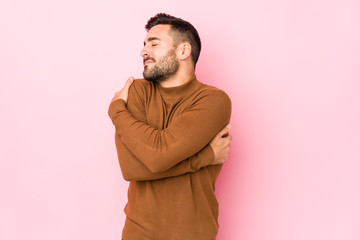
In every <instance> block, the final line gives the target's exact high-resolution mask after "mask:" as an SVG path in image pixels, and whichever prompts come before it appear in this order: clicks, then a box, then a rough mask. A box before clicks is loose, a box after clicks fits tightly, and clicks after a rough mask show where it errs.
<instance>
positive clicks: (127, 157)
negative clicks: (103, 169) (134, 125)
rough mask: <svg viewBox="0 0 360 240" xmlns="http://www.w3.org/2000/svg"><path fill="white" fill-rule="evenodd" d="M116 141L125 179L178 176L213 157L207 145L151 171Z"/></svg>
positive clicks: (142, 179)
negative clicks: (164, 167)
mask: <svg viewBox="0 0 360 240" xmlns="http://www.w3.org/2000/svg"><path fill="white" fill-rule="evenodd" d="M115 137H117V136H115ZM116 142H117V143H116V149H117V154H118V157H119V164H120V168H121V172H122V174H123V177H124V179H125V180H126V181H147V180H156V179H163V178H168V177H175V176H180V175H183V174H185V173H189V172H195V171H197V170H199V169H200V168H202V167H205V166H208V165H210V163H211V162H213V161H214V158H215V156H214V152H213V150H212V148H211V146H210V145H207V146H206V147H205V148H204V149H202V150H201V151H200V152H198V153H196V154H195V155H193V156H191V157H190V158H188V159H186V160H184V161H181V162H180V163H178V164H176V165H175V166H173V167H172V168H170V169H168V170H166V171H164V172H158V173H153V172H151V171H150V170H149V169H148V168H147V167H146V166H145V165H144V164H143V163H142V162H141V161H139V160H138V159H137V158H136V157H135V156H134V154H132V153H131V152H130V151H129V149H128V148H127V147H126V146H125V145H124V144H123V143H122V142H121V140H120V139H118V140H117V141H116Z"/></svg>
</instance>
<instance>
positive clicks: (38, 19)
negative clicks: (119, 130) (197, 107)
mask: <svg viewBox="0 0 360 240" xmlns="http://www.w3.org/2000/svg"><path fill="white" fill-rule="evenodd" d="M157 12H167V13H170V14H173V15H175V16H179V17H182V18H184V19H186V20H189V21H190V22H191V23H193V24H194V25H195V27H196V28H197V29H198V31H199V33H200V36H201V37H202V42H203V51H202V54H201V56H200V61H199V64H198V68H197V76H198V78H199V79H200V80H202V81H203V82H205V83H208V84H211V85H215V86H217V87H219V88H221V89H223V90H225V91H226V92H227V93H228V94H229V96H230V97H231V99H232V103H233V115H232V120H231V124H232V126H233V128H232V130H231V132H232V135H233V139H234V140H233V143H232V152H231V155H230V159H229V161H228V162H227V163H226V164H225V165H224V168H223V171H222V173H221V175H220V178H219V180H218V183H217V195H218V198H219V201H220V219H219V221H220V232H219V235H218V239H219V240H238V239H241V240H304V239H306V240H319V239H326V240H339V239H341V240H358V239H360V204H359V203H360V124H359V123H360V47H359V46H360V44H359V43H360V28H359V23H360V2H359V1H357V0H338V1H331V0H330V1H329V0H326V1H325V0H311V1H310V0H305V1H287V0H275V1H266V0H254V1H243V0H236V1H235V0H234V1H226V0H224V1H220V2H219V1H216V2H215V1H214V2H209V1H194V0H191V1H190V0H183V1H176V2H174V3H169V1H160V0H154V1H144V2H139V1H128V2H127V3H126V4H125V3H124V2H122V1H111V0H105V1H85V0H61V1H60V0H52V1H47V0H33V1H25V0H1V1H0V34H1V36H0V80H1V82H0V83H1V85H0V114H1V118H0V122H1V124H0V159H1V162H0V164H1V165H0V194H1V195H0V239H1V240H18V239H19V240H22V239H24V240H25V239H26V240H48V239H52V240H64V239H66V240H79V239H88V240H98V239H108V240H111V239H114V240H115V239H120V235H121V231H122V227H123V223H124V217H125V216H124V213H123V211H122V209H123V207H124V205H125V203H126V191H127V185H128V184H127V182H125V181H124V180H123V179H122V176H121V173H120V169H119V166H118V163H117V158H116V152H115V146H114V141H113V134H114V129H113V126H112V124H111V122H110V119H109V118H108V116H107V108H108V104H109V102H110V100H111V98H112V96H113V93H114V92H115V91H117V90H119V89H121V88H122V86H123V84H124V82H125V80H126V79H127V77H129V76H132V75H133V76H135V77H141V73H142V62H141V58H140V55H139V53H140V50H141V48H142V45H143V39H144V37H145V35H146V32H145V30H144V28H143V27H144V24H145V23H146V21H147V19H148V18H150V17H152V16H153V15H155V14H156V13H157ZM169 240H171V239H169Z"/></svg>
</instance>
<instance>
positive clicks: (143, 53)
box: [140, 46, 149, 58]
mask: <svg viewBox="0 0 360 240" xmlns="http://www.w3.org/2000/svg"><path fill="white" fill-rule="evenodd" d="M140 55H141V57H142V58H146V57H147V56H149V52H148V50H147V47H146V46H144V48H143V49H142V50H141V52H140Z"/></svg>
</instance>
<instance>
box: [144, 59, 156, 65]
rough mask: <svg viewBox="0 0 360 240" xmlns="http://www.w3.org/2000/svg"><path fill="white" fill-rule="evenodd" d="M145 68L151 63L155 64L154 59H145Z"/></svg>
mask: <svg viewBox="0 0 360 240" xmlns="http://www.w3.org/2000/svg"><path fill="white" fill-rule="evenodd" d="M143 62H144V66H145V65H147V64H149V63H154V62H155V61H154V60H153V59H150V58H147V59H144V61H143Z"/></svg>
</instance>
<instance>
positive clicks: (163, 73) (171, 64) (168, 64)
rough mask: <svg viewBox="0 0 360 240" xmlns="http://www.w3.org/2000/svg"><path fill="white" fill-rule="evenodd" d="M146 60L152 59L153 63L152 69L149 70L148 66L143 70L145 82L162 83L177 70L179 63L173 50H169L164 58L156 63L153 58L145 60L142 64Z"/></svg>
mask: <svg viewBox="0 0 360 240" xmlns="http://www.w3.org/2000/svg"><path fill="white" fill-rule="evenodd" d="M147 59H152V60H153V61H154V63H155V64H154V66H153V68H150V69H149V66H145V68H144V72H143V76H144V78H145V80H147V81H151V82H156V83H160V82H164V81H166V80H167V79H169V78H170V77H172V76H174V75H175V74H176V73H177V71H178V70H179V61H178V60H177V59H176V54H175V50H170V51H169V52H168V53H167V54H166V55H165V56H163V57H160V58H159V59H158V60H156V61H155V59H153V58H145V59H144V62H145V61H146V60H147Z"/></svg>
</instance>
